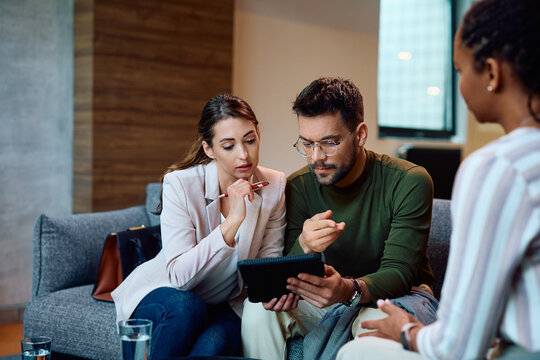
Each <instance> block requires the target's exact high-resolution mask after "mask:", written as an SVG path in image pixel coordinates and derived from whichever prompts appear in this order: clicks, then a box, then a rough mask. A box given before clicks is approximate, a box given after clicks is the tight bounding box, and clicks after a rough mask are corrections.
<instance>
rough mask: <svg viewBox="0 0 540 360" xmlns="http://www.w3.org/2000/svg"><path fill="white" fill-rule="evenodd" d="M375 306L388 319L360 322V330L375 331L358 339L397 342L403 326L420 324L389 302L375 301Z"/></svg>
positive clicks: (361, 335)
mask: <svg viewBox="0 0 540 360" xmlns="http://www.w3.org/2000/svg"><path fill="white" fill-rule="evenodd" d="M377 306H378V307H379V309H380V310H382V311H383V312H385V313H386V314H388V317H386V318H384V319H380V320H366V321H362V323H361V324H360V326H361V327H362V328H364V329H368V330H375V331H373V332H367V333H363V334H360V335H358V337H364V336H377V337H380V338H384V339H391V340H394V341H398V342H399V341H400V336H401V328H402V327H403V325H405V324H408V323H420V321H418V320H417V319H416V318H415V317H414V316H412V315H411V314H409V313H407V312H406V311H404V310H402V309H400V308H399V307H397V306H395V305H394V304H392V303H391V302H390V300H381V299H379V300H377Z"/></svg>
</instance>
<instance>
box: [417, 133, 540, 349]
mask: <svg viewBox="0 0 540 360" xmlns="http://www.w3.org/2000/svg"><path fill="white" fill-rule="evenodd" d="M537 140H538V137H536V141H537ZM506 145H508V144H505V143H504V142H501V144H499V146H502V147H504V146H506ZM512 146H514V147H515V148H512ZM523 146H524V144H523V142H515V144H513V145H511V146H510V149H508V151H506V152H505V153H504V154H503V155H502V156H501V152H500V151H498V150H496V149H494V147H493V146H492V147H488V148H487V149H484V151H480V152H479V153H477V154H473V155H472V156H470V157H469V158H468V159H467V160H466V161H465V162H464V163H463V164H462V166H461V167H460V170H459V172H458V176H457V177H456V184H455V188H454V192H453V198H452V205H451V206H452V208H451V211H452V223H453V230H452V237H451V247H450V255H449V261H448V268H447V272H446V277H445V280H444V286H443V289H442V295H441V302H440V307H439V311H438V315H439V320H438V321H437V322H435V323H433V324H432V325H430V326H426V327H424V328H423V329H422V330H421V331H420V332H419V334H418V337H417V344H418V348H419V351H420V353H421V354H422V355H423V357H424V358H428V359H442V358H445V359H477V358H483V357H484V355H485V353H486V351H487V349H488V347H489V345H490V343H491V340H492V339H493V337H494V336H495V335H496V333H497V330H498V329H499V325H500V323H501V321H502V318H503V316H505V312H506V311H507V300H508V299H509V297H510V296H511V293H512V292H513V291H515V289H513V287H515V286H514V284H513V277H514V274H515V273H516V270H517V269H518V268H519V267H520V266H521V265H522V260H523V258H524V256H525V253H526V250H527V248H528V247H529V246H530V241H531V239H534V237H535V236H536V237H538V227H539V225H538V216H539V214H538V199H537V198H536V199H535V196H532V194H531V188H530V179H527V178H526V177H525V176H524V172H523V170H522V169H520V168H519V167H518V166H517V163H518V161H517V160H519V159H521V158H522V157H523V153H521V152H522V149H521V148H523ZM535 148H536V150H535V151H536V154H537V155H539V154H540V151H539V150H538V146H535ZM499 150H500V149H499ZM528 150H529V151H530V150H531V148H530V147H529V148H528ZM533 150H534V149H533ZM535 151H533V153H535ZM538 158H539V159H540V156H538ZM536 163H537V165H538V166H536V168H537V169H538V167H539V166H540V163H538V161H536ZM527 166H533V167H534V166H535V165H534V164H532V165H531V164H528V165H527ZM537 172H538V171H537ZM538 182H539V183H540V180H539V181H538ZM534 223H536V224H535V225H531V224H534ZM537 265H538V264H537ZM536 286H537V289H538V284H536ZM537 295H538V294H537ZM506 315H508V314H506ZM529 321H530V319H529ZM516 340H519V339H516ZM516 342H519V341H516ZM537 346H538V344H537Z"/></svg>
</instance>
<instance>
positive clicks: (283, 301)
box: [263, 293, 300, 312]
mask: <svg viewBox="0 0 540 360" xmlns="http://www.w3.org/2000/svg"><path fill="white" fill-rule="evenodd" d="M298 300H300V296H298V295H296V294H293V293H290V294H288V295H283V296H282V297H281V298H280V299H279V300H278V298H273V299H272V300H270V301H269V302H263V307H264V308H265V309H266V310H270V311H276V312H280V311H291V310H294V309H296V308H297V307H298Z"/></svg>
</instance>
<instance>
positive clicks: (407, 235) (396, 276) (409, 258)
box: [361, 166, 433, 299]
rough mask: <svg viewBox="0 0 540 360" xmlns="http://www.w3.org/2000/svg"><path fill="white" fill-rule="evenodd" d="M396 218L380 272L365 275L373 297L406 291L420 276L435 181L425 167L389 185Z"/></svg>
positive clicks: (393, 296) (414, 170) (380, 297)
mask: <svg viewBox="0 0 540 360" xmlns="http://www.w3.org/2000/svg"><path fill="white" fill-rule="evenodd" d="M387 191H388V195H387V196H388V197H389V199H390V202H391V204H392V205H391V206H392V221H391V226H390V231H389V233H388V237H387V239H386V241H385V245H384V251H383V256H382V258H381V262H380V266H379V268H378V269H377V271H376V272H374V273H371V274H368V275H366V276H363V277H362V278H361V279H362V280H364V282H365V283H366V285H367V286H368V288H369V292H370V295H371V297H372V298H373V299H392V298H396V297H399V296H402V295H404V294H406V293H407V292H408V291H409V290H410V288H411V286H412V285H414V282H415V281H416V280H417V279H418V277H417V275H418V271H419V269H420V267H421V266H422V265H423V262H424V260H425V256H426V255H425V254H426V251H427V242H428V238H429V229H430V223H431V208H432V206H433V182H432V180H431V177H430V176H429V174H428V173H427V171H426V170H425V169H424V168H422V167H419V166H417V167H413V168H411V169H409V170H408V171H407V172H406V173H405V175H404V176H403V177H402V178H401V179H399V181H397V182H396V183H395V185H394V187H393V188H389V189H387Z"/></svg>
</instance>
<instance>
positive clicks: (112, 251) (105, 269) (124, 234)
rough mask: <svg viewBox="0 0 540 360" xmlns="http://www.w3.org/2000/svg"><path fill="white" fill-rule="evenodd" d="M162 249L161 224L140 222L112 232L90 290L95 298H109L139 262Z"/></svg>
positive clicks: (152, 256)
mask: <svg viewBox="0 0 540 360" xmlns="http://www.w3.org/2000/svg"><path fill="white" fill-rule="evenodd" d="M160 250H161V228H160V226H159V225H156V226H150V227H146V226H144V225H143V226H139V227H135V228H130V229H128V230H126V231H120V232H118V233H111V234H109V235H108V236H107V239H106V240H105V245H104V246H103V253H102V255H101V261H100V263H99V270H98V275H97V280H96V283H95V285H94V289H93V290H92V297H93V298H94V299H96V300H101V301H108V302H112V301H113V299H112V297H111V292H112V291H113V290H114V289H116V288H117V287H118V285H120V283H121V282H122V281H123V280H124V279H125V278H127V277H128V275H129V274H130V273H131V272H132V271H133V270H134V269H135V268H136V267H137V266H139V265H140V264H142V263H144V262H145V261H148V260H150V259H153V258H154V257H155V256H156V255H157V254H158V253H159V251H160Z"/></svg>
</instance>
